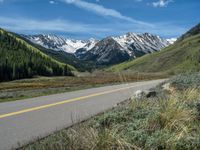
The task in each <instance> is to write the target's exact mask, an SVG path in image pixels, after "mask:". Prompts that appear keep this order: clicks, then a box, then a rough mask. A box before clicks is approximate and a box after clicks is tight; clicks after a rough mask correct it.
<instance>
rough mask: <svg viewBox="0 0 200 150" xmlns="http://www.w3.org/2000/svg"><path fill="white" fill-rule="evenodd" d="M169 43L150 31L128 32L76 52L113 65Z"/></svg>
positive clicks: (104, 63)
mask: <svg viewBox="0 0 200 150" xmlns="http://www.w3.org/2000/svg"><path fill="white" fill-rule="evenodd" d="M168 45H170V43H169V42H168V41H167V40H165V39H162V38H160V37H158V36H155V35H151V34H149V33H144V34H135V33H127V34H125V35H123V36H119V37H108V38H105V39H103V40H101V41H99V42H98V43H97V44H95V46H94V47H93V48H92V49H91V50H89V51H84V49H79V50H77V51H76V53H75V54H76V56H78V57H79V58H80V59H83V60H88V61H94V62H95V63H96V64H98V65H112V64H117V63H120V62H123V61H126V60H129V59H134V58H137V57H141V56H143V55H145V54H148V53H153V52H156V51H159V50H160V49H162V48H164V47H167V46H168Z"/></svg>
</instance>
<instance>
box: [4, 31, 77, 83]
mask: <svg viewBox="0 0 200 150" xmlns="http://www.w3.org/2000/svg"><path fill="white" fill-rule="evenodd" d="M73 69H74V68H73V67H71V66H69V65H65V64H62V63H60V62H58V61H56V60H54V59H52V58H50V57H49V56H47V55H46V54H44V53H42V52H40V51H39V50H38V49H37V48H35V47H33V46H31V45H29V44H28V43H27V42H25V41H24V40H22V39H20V38H18V37H16V36H15V35H14V34H12V33H9V32H7V31H5V30H2V29H0V81H8V80H14V79H21V78H30V77H33V76H35V75H42V76H65V75H72V72H71V71H72V70H73Z"/></svg>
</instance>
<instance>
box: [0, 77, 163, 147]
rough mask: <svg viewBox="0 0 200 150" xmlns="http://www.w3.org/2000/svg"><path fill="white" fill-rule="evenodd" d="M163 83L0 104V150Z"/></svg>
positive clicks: (44, 133) (29, 139)
mask: <svg viewBox="0 0 200 150" xmlns="http://www.w3.org/2000/svg"><path fill="white" fill-rule="evenodd" d="M163 81H164V80H153V81H145V82H135V83H130V84H121V85H113V86H105V87H100V88H92V89H87V90H80V91H74V92H68V93H62V94H54V95H49V96H42V97H37V98H31V99H26V100H20V101H14V102H6V103H0V150H9V149H16V148H19V147H20V146H22V145H25V144H27V143H29V142H33V141H34V140H35V139H38V138H42V137H45V136H47V135H49V134H51V133H53V132H55V131H57V130H60V129H63V128H65V127H69V126H71V125H73V124H75V123H77V122H80V121H83V120H85V119H88V118H90V117H91V116H94V115H96V114H98V113H100V112H103V111H105V110H107V109H110V108H112V107H113V106H115V105H116V104H117V103H119V102H122V101H124V100H126V99H127V98H129V97H130V96H131V95H133V93H134V91H136V90H138V89H141V90H146V89H150V88H152V87H155V86H156V85H158V84H159V83H161V82H163Z"/></svg>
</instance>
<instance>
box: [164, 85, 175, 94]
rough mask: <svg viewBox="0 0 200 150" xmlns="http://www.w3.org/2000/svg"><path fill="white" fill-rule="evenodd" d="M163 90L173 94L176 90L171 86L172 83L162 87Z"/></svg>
mask: <svg viewBox="0 0 200 150" xmlns="http://www.w3.org/2000/svg"><path fill="white" fill-rule="evenodd" d="M162 88H163V89H164V90H166V91H169V92H171V93H173V92H174V91H175V88H174V87H172V86H171V84H170V83H165V84H163V85H162Z"/></svg>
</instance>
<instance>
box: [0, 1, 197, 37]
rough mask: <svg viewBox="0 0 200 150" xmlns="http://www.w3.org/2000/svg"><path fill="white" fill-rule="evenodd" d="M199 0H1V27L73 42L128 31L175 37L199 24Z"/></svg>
mask: <svg viewBox="0 0 200 150" xmlns="http://www.w3.org/2000/svg"><path fill="white" fill-rule="evenodd" d="M199 13H200V0H0V27H1V28H5V29H7V30H10V31H14V32H17V33H23V34H39V33H44V34H58V35H62V36H65V37H72V38H75V39H87V38H91V37H94V38H102V37H106V36H109V35H121V34H124V33H127V32H136V33H144V32H149V33H153V34H157V35H159V36H162V37H164V38H171V37H178V36H180V35H181V34H183V33H184V32H185V31H187V30H188V29H190V28H191V27H193V26H194V25H196V24H197V23H199V22H200V15H199Z"/></svg>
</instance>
